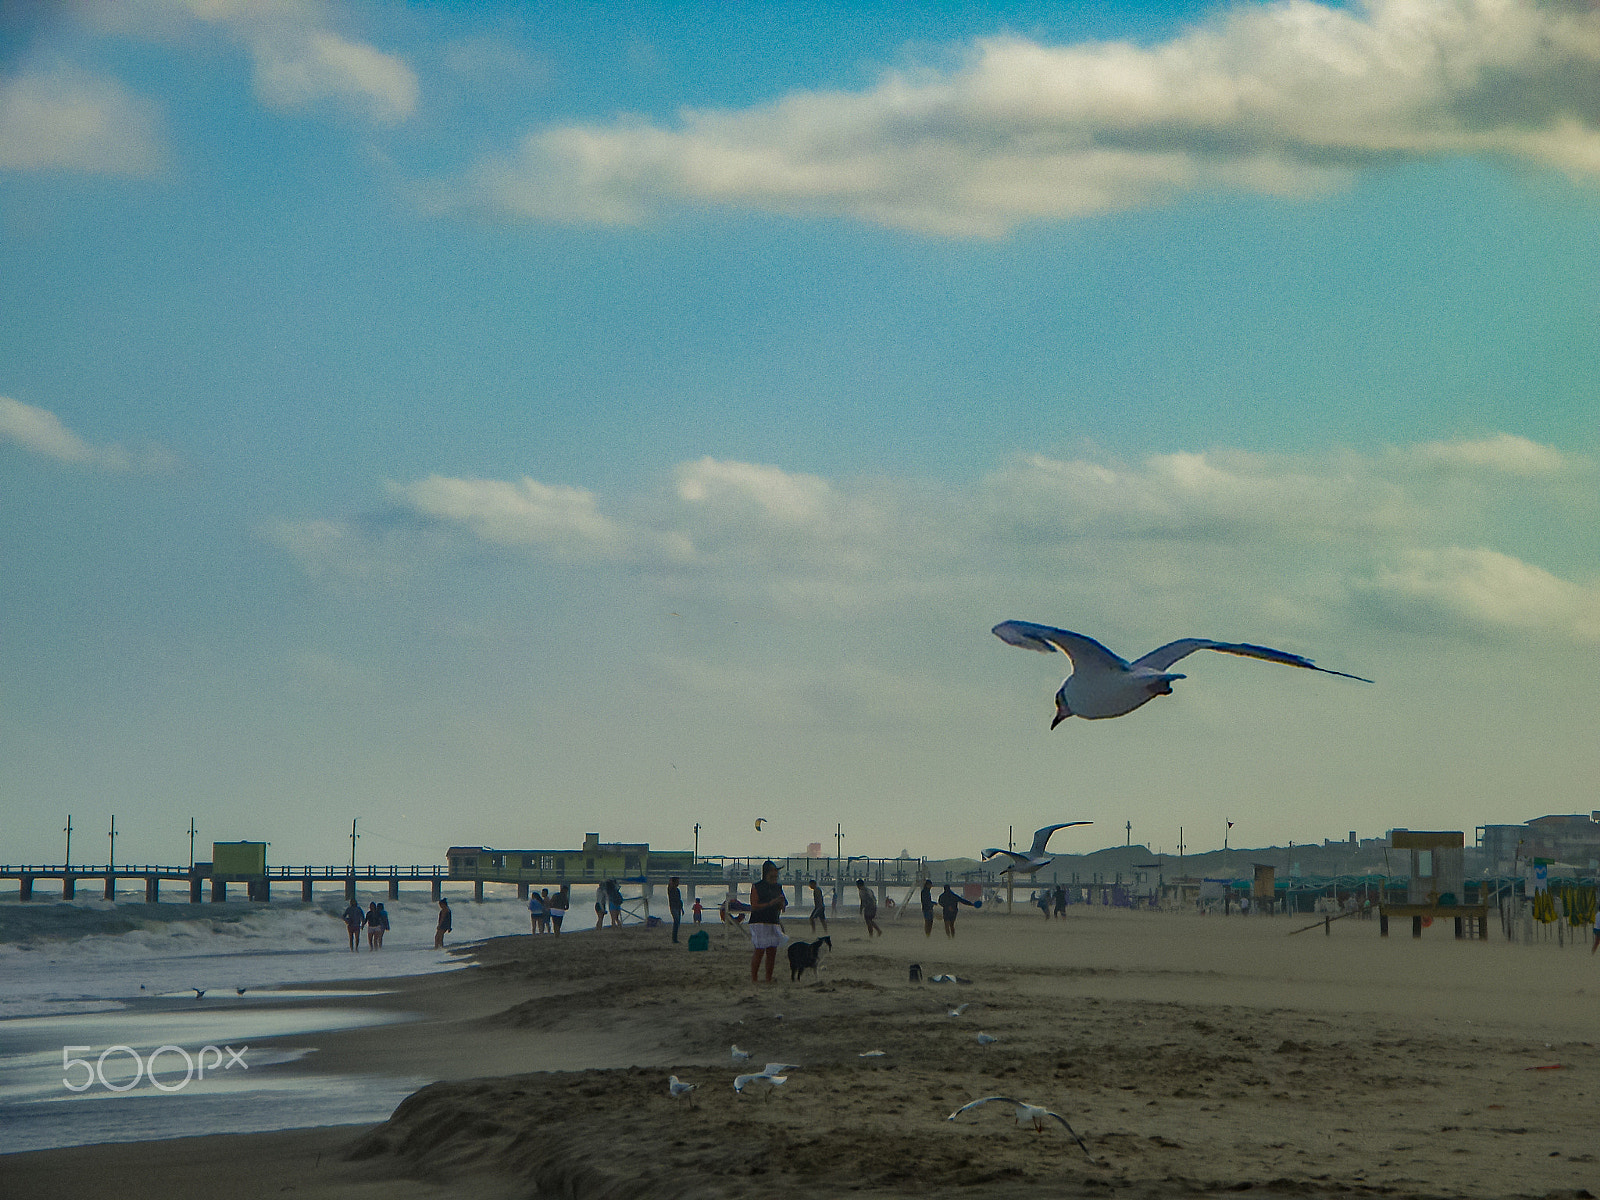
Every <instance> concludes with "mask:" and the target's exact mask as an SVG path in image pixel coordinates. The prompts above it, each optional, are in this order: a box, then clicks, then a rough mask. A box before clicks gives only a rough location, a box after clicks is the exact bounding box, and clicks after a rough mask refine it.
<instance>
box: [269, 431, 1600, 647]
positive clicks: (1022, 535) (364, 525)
mask: <svg viewBox="0 0 1600 1200" xmlns="http://www.w3.org/2000/svg"><path fill="white" fill-rule="evenodd" d="M1530 469H1537V470H1538V472H1539V473H1540V474H1541V476H1542V477H1544V483H1549V482H1550V477H1554V481H1555V483H1556V487H1555V490H1554V491H1553V492H1550V491H1540V492H1539V493H1538V495H1537V496H1535V497H1532V498H1530V496H1529V495H1527V494H1525V492H1526V479H1525V475H1526V473H1527V472H1528V471H1529V470H1530ZM1593 476H1594V471H1593V469H1592V467H1591V466H1590V464H1589V463H1588V462H1587V461H1586V460H1582V459H1577V458H1574V457H1572V456H1569V455H1564V454H1562V453H1561V452H1560V451H1558V450H1556V449H1554V448H1552V447H1548V446H1541V445H1539V444H1537V443H1534V442H1531V441H1527V440H1525V439H1520V438H1514V437H1510V436H1509V435H1497V436H1495V437H1492V438H1486V439H1481V440H1458V441H1452V442H1439V443H1430V444H1426V445H1422V446H1417V447H1410V448H1403V449H1399V450H1395V451H1391V452H1387V453H1379V454H1374V455H1359V454H1355V453H1351V452H1339V453H1334V454H1329V455H1326V456H1323V457H1320V458H1318V457H1314V456H1286V455H1263V454H1252V453H1247V452H1243V451H1228V450H1218V451H1210V452H1206V453H1181V454H1156V455H1149V456H1147V457H1145V458H1143V459H1141V460H1138V461H1135V462H1129V463H1119V462H1114V461H1096V460H1092V459H1088V458H1078V459H1070V460H1063V459H1052V458H1048V457H1045V456H1043V455H1037V454H1033V455H1024V456H1019V457H1018V458H1017V459H1016V460H1015V461H1013V462H1011V463H1008V464H1006V465H1004V466H1002V467H1001V468H999V469H998V470H996V471H994V472H992V473H990V474H989V475H987V476H985V477H983V478H981V479H979V480H977V481H975V482H973V483H971V484H968V485H964V486H947V487H942V488H935V487H931V486H928V485H918V484H914V483H912V482H910V481H904V482H894V481H884V480H875V481H873V482H871V483H870V484H868V483H863V482H859V481H849V480H844V481H837V480H828V479H823V478H821V477H819V476H815V475H808V474H802V473H796V472H790V471H785V470H783V469H782V468H780V467H777V466H772V465H766V464H756V463H745V462H736V461H728V460H720V459H715V458H702V459H699V460H696V461H692V462H685V463H681V464H679V465H678V466H677V467H676V468H674V470H673V472H672V476H671V480H670V483H669V485H668V486H667V487H666V488H665V489H663V490H661V491H659V492H655V493H651V494H639V495H618V496H615V497H610V498H607V497H602V496H599V495H597V494H595V493H593V492H591V491H588V490H586V489H582V488H575V487H569V486H564V485H554V484H547V483H541V482H539V481H537V480H533V479H528V478H524V479H521V480H517V481H501V480H483V479H457V478H449V477H445V476H438V475H434V476H429V477H427V478H425V479H421V480H418V481H416V482H414V483H410V484H391V485H389V488H388V496H389V500H390V504H391V507H390V508H388V509H386V510H385V511H383V512H380V513H375V514H372V515H370V516H367V517H364V518H361V519H359V520H357V521H346V522H340V521H331V520H318V521H312V522H301V523H286V524H281V525H279V526H276V527H274V528H273V529H272V530H271V531H269V536H270V537H271V538H272V540H274V541H276V542H277V543H278V544H280V545H282V546H284V547H285V548H287V549H289V550H290V551H291V552H292V553H293V554H294V555H295V556H296V558H298V559H299V560H300V561H301V562H302V563H303V564H304V565H305V566H306V568H307V569H308V570H310V571H312V572H313V573H315V574H318V575H321V576H332V577H346V578H358V579H371V578H385V577H391V576H398V575H402V574H406V575H414V574H416V573H418V572H424V573H425V572H428V571H443V570H444V569H445V568H444V567H443V565H442V563H441V561H440V556H444V557H445V558H447V559H448V558H449V557H450V556H451V555H452V554H455V553H457V552H460V551H466V550H469V549H470V550H472V551H473V552H476V553H482V552H484V551H490V552H493V553H496V554H501V555H510V556H518V557H522V558H525V559H527V560H529V561H532V562H537V563H541V564H544V566H545V567H546V568H547V569H561V570H579V569H590V568H600V569H604V568H608V567H614V568H621V569H624V570H626V571H627V572H628V574H629V577H630V578H631V579H633V580H636V581H642V582H641V583H640V586H648V587H652V588H657V589H659V590H660V591H661V592H662V594H663V595H666V594H672V595H684V594H700V595H703V596H708V597H711V596H715V597H721V598H723V599H732V598H736V599H738V601H739V602H740V603H746V602H754V603H758V604H762V605H767V606H771V607H774V608H776V609H779V610H782V611H784V612H786V613H789V614H791V615H794V616H797V617H802V618H807V619H831V618H838V617H855V616H859V615H861V614H863V613H868V612H882V611H885V610H888V609H890V608H893V607H895V606H903V605H905V604H907V603H913V602H914V603H919V604H950V603H965V602H966V601H968V600H971V599H977V598H982V599H983V601H984V602H985V603H990V604H994V603H1000V602H1002V600H1003V599H1004V598H1005V597H1009V596H1019V597H1026V596H1037V595H1048V596H1050V597H1052V602H1056V600H1057V599H1058V598H1062V597H1066V598H1067V599H1066V600H1064V601H1062V602H1063V603H1072V604H1073V605H1074V606H1076V607H1079V608H1089V609H1098V610H1103V611H1107V612H1111V611H1115V610H1117V609H1118V608H1121V607H1124V606H1127V605H1130V604H1132V605H1139V606H1141V607H1152V606H1156V605H1160V604H1163V603H1172V601H1171V600H1170V598H1171V597H1174V596H1181V597H1182V605H1183V606H1185V607H1187V608H1188V609H1189V610H1191V611H1194V612H1200V613H1205V612H1210V613H1216V614H1219V615H1226V616H1227V617H1228V619H1229V620H1230V621H1232V620H1235V619H1238V620H1244V619H1248V618H1252V617H1254V618H1255V619H1256V620H1259V621H1271V622H1274V623H1276V624H1277V625H1279V626H1284V625H1287V626H1290V627H1296V626H1298V627H1302V628H1306V629H1310V628H1313V627H1318V626H1323V625H1326V624H1328V623H1331V622H1338V621H1341V620H1348V621H1358V622H1359V621H1367V622H1372V621H1377V622H1380V623H1383V624H1387V625H1391V626H1393V627H1395V628H1404V629H1406V630H1411V631H1415V630H1417V629H1419V628H1420V629H1423V630H1425V631H1427V632H1430V633H1436V634H1439V635H1442V636H1460V637H1464V638H1475V637H1478V636H1480V635H1481V634H1482V633H1483V632H1484V631H1486V630H1491V631H1496V632H1499V633H1503V634H1505V635H1507V636H1512V637H1541V638H1551V639H1556V640H1558V641H1575V642H1581V643H1594V642H1600V580H1591V581H1582V580H1570V579H1563V578H1561V577H1559V576H1558V575H1557V574H1555V573H1554V572H1552V571H1550V570H1548V569H1546V568H1544V567H1540V566H1537V565H1534V564H1533V563H1532V562H1528V561H1524V560H1523V559H1522V558H1520V557H1518V556H1517V554H1515V553H1513V551H1514V550H1516V549H1518V548H1517V547H1500V548H1495V547H1490V546H1483V545H1476V546H1475V545H1472V544H1471V542H1472V541H1473V540H1475V539H1482V538H1484V537H1486V536H1487V535H1486V534H1485V532H1484V531H1485V530H1486V529H1487V528H1489V527H1490V526H1491V524H1492V522H1491V520H1490V518H1491V517H1492V516H1493V515H1494V514H1495V513H1496V512H1497V511H1499V510H1501V509H1504V508H1506V507H1511V508H1516V507H1517V506H1519V505H1526V504H1545V505H1548V506H1550V508H1551V511H1550V513H1548V514H1547V515H1546V517H1545V518H1543V519H1542V526H1543V527H1544V528H1546V529H1547V530H1548V529H1559V528H1560V527H1561V525H1562V522H1563V521H1565V522H1573V521H1580V522H1581V520H1582V519H1583V518H1582V517H1581V515H1577V516H1575V515H1574V514H1575V513H1577V512H1578V511H1579V507H1578V506H1569V505H1568V504H1567V501H1568V499H1570V498H1572V497H1576V496H1578V495H1580V494H1581V493H1583V492H1584V491H1585V490H1586V489H1591V488H1592V486H1593V482H1594V479H1593ZM1463 480H1465V482H1467V483H1468V484H1469V485H1470V486H1467V487H1465V488H1463V487H1460V486H1458V485H1459V484H1460V483H1461V482H1462V481H1463ZM1524 553H1526V551H1524ZM384 564H388V565H384ZM1161 597H1168V598H1169V599H1168V600H1166V601H1163V600H1162V599H1161ZM1001 615H1005V614H1001ZM1013 615H1015V614H1013ZM996 619H999V617H997V618H996Z"/></svg>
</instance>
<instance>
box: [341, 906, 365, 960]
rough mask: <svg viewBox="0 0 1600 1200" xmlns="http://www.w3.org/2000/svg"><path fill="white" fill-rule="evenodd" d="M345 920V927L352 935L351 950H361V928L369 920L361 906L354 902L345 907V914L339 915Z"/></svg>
mask: <svg viewBox="0 0 1600 1200" xmlns="http://www.w3.org/2000/svg"><path fill="white" fill-rule="evenodd" d="M339 915H340V916H341V917H343V918H344V927H345V930H346V932H348V933H349V934H350V949H351V950H352V951H356V950H360V949H361V927H362V926H363V925H365V924H366V922H367V918H366V916H365V915H364V914H363V913H362V911H361V905H359V904H357V903H356V902H355V901H354V900H352V901H350V903H349V904H347V905H346V906H345V910H344V912H342V913H340V914H339Z"/></svg>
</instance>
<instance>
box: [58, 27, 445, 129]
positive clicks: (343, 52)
mask: <svg viewBox="0 0 1600 1200" xmlns="http://www.w3.org/2000/svg"><path fill="white" fill-rule="evenodd" d="M84 16H85V20H86V21H87V22H88V23H89V24H90V25H91V26H92V27H95V28H97V29H99V30H101V31H103V32H108V33H121V34H126V35H129V36H167V37H170V36H181V35H182V34H183V32H184V31H185V30H186V29H190V28H193V27H194V25H196V24H198V25H199V26H201V27H204V28H210V29H215V30H218V31H220V32H221V33H222V34H224V35H225V36H226V37H227V38H229V39H230V40H232V41H234V42H237V43H238V44H239V45H241V46H243V47H244V49H245V52H246V53H247V54H248V55H249V56H250V61H251V65H252V68H253V73H254V83H255V90H256V95H257V97H258V98H259V99H260V100H261V102H262V103H263V104H265V105H267V106H268V107H269V108H275V109H282V110H289V111H301V110H306V109H313V108H316V107H318V106H320V105H323V104H330V105H332V106H333V107H335V108H338V109H340V110H341V111H343V112H345V113H348V114H350V115H352V116H355V117H358V118H361V119H363V120H367V121H371V122H373V123H376V124H379V125H393V124H397V123H399V122H401V121H404V120H406V119H407V118H409V117H410V116H412V114H413V113H415V111H416V108H417V101H418V97H419V87H418V84H417V75H416V72H415V71H413V70H412V69H411V66H410V64H408V63H407V62H406V61H405V59H404V58H402V57H400V56H399V55H396V54H391V53H387V52H385V51H382V50H379V49H377V48H376V47H374V46H372V45H370V44H369V43H367V42H363V41H358V40H354V39H352V38H348V37H346V36H344V35H343V34H342V33H339V32H337V31H336V30H334V29H333V28H331V27H330V26H331V24H332V13H331V12H330V10H329V8H328V6H327V5H325V4H322V3H320V2H319V0H112V2H110V3H99V4H94V5H91V6H89V7H88V8H87V9H86V10H85V14H84Z"/></svg>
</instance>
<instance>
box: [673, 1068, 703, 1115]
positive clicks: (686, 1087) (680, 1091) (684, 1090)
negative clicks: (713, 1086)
mask: <svg viewBox="0 0 1600 1200" xmlns="http://www.w3.org/2000/svg"><path fill="white" fill-rule="evenodd" d="M699 1086H700V1085H699V1084H697V1083H685V1082H684V1081H683V1080H681V1079H679V1078H678V1077H677V1076H676V1075H669V1076H667V1091H668V1093H669V1094H670V1095H671V1096H672V1098H673V1099H674V1100H687V1101H688V1102H689V1107H690V1108H693V1107H694V1089H695V1088H697V1087H699Z"/></svg>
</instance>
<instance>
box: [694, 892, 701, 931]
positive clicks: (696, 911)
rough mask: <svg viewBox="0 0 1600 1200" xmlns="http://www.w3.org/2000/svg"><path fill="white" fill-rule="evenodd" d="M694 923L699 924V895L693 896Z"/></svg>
mask: <svg viewBox="0 0 1600 1200" xmlns="http://www.w3.org/2000/svg"><path fill="white" fill-rule="evenodd" d="M694 923H695V924H696V925H698V924H700V897H699V896H696V897H695V898H694Z"/></svg>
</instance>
